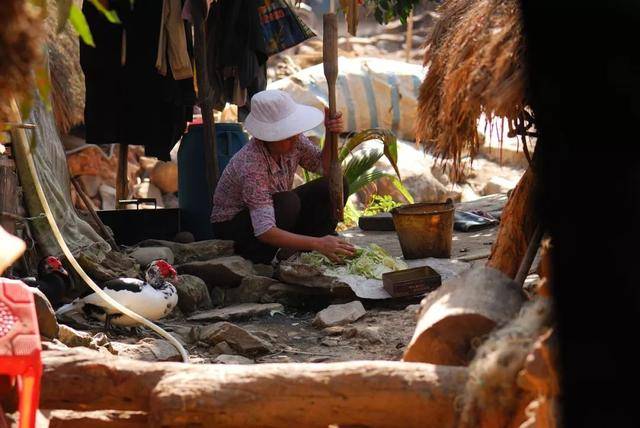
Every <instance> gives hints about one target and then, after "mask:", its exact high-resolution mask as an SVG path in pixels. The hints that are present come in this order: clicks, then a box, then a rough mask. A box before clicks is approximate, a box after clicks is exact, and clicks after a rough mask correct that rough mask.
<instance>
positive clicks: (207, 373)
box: [40, 350, 467, 428]
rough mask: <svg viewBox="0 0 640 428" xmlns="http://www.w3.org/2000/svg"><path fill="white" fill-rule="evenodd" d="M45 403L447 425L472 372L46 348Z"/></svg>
mask: <svg viewBox="0 0 640 428" xmlns="http://www.w3.org/2000/svg"><path fill="white" fill-rule="evenodd" d="M43 362H44V374H43V388H42V393H41V403H40V407H41V408H45V409H80V410H101V409H115V410H138V411H143V412H147V413H148V415H149V419H150V421H149V422H150V423H149V425H150V426H154V427H167V426H171V427H179V426H216V427H220V428H223V427H246V428H250V427H281V426H284V425H291V426H296V427H323V428H324V427H327V426H328V425H331V424H339V425H358V426H375V427H397V426H402V427H406V428H411V427H416V428H417V427H421V428H428V427H434V428H435V427H438V428H440V427H449V426H453V423H454V420H455V409H454V400H455V398H456V397H458V396H459V394H460V393H461V392H462V390H463V388H464V385H465V383H466V380H467V370H466V368H460V367H442V366H434V365H431V364H408V363H402V362H388V361H356V362H348V363H330V364H264V365H254V366H240V365H206V364H203V365H184V364H180V363H146V362H141V361H134V360H127V359H122V358H117V357H114V358H106V359H105V358H104V356H103V355H101V354H98V353H96V352H90V351H83V352H78V351H75V350H73V351H65V352H61V351H46V352H44V353H43Z"/></svg>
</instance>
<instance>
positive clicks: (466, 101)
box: [416, 0, 527, 172]
mask: <svg viewBox="0 0 640 428" xmlns="http://www.w3.org/2000/svg"><path fill="white" fill-rule="evenodd" d="M439 13H440V15H441V18H440V20H439V21H438V22H437V23H436V25H435V27H434V30H433V32H432V33H431V34H430V36H429V37H428V39H427V40H426V45H427V48H426V52H425V58H424V64H425V66H427V67H429V70H428V73H427V76H426V79H425V80H424V82H423V83H422V85H421V87H420V95H419V100H418V102H419V107H418V121H417V124H416V138H417V140H418V141H419V142H420V143H422V144H424V146H425V149H426V150H428V151H430V152H432V153H433V154H434V155H435V156H436V157H438V158H440V159H451V160H452V161H453V162H452V167H453V169H454V172H456V171H457V170H458V168H459V167H460V165H461V158H462V155H463V154H466V153H468V154H470V155H471V157H472V158H473V156H475V154H476V153H477V151H478V149H479V147H480V145H481V144H482V142H483V141H482V137H481V136H480V135H479V134H478V132H477V126H478V121H479V120H480V117H481V115H482V114H483V113H484V115H485V118H486V120H487V123H490V122H491V120H492V119H493V118H494V117H496V116H497V117H502V118H504V119H505V120H507V121H508V123H509V129H513V128H515V126H516V121H517V120H518V118H519V117H520V116H521V115H522V114H523V110H524V108H525V106H526V105H527V98H526V83H525V66H524V40H523V30H522V16H521V11H520V7H519V2H518V1H517V0H449V1H447V2H445V3H444V4H443V5H442V6H441V7H440V9H439Z"/></svg>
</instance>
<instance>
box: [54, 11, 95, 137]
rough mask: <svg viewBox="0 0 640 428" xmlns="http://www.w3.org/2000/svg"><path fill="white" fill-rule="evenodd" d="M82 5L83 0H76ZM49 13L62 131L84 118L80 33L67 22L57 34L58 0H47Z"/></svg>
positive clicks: (56, 105) (57, 116) (56, 103)
mask: <svg viewBox="0 0 640 428" xmlns="http://www.w3.org/2000/svg"><path fill="white" fill-rule="evenodd" d="M74 3H76V5H78V6H81V5H82V0H74ZM47 9H48V12H49V16H48V17H47V19H46V21H45V25H46V29H47V47H48V51H49V69H50V76H51V101H52V104H53V112H54V116H55V119H56V125H57V126H58V130H59V131H60V132H61V133H63V134H64V133H67V132H68V131H69V129H71V128H72V127H73V126H75V125H78V124H81V123H83V122H84V92H85V91H84V74H83V73H82V68H81V67H80V47H79V41H78V35H77V34H76V32H75V30H74V29H73V27H72V26H71V24H70V23H69V22H67V24H66V26H65V27H64V30H62V32H61V33H59V34H57V32H56V27H57V16H58V13H57V8H56V1H55V0H48V2H47Z"/></svg>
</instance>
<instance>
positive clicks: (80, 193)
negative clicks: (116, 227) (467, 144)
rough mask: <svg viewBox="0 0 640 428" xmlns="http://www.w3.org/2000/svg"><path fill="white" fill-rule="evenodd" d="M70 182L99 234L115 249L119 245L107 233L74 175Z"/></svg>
mask: <svg viewBox="0 0 640 428" xmlns="http://www.w3.org/2000/svg"><path fill="white" fill-rule="evenodd" d="M71 184H73V187H74V188H75V189H76V193H77V194H78V196H79V197H80V199H82V203H83V204H84V206H85V207H86V208H87V211H89V214H90V215H91V218H92V219H93V222H94V223H95V224H96V226H97V227H98V229H100V233H101V235H102V236H103V237H104V238H105V239H106V240H107V242H109V245H111V249H112V250H114V251H117V250H118V249H119V248H120V247H118V244H117V243H116V241H115V239H113V235H111V234H110V233H109V231H108V230H107V228H106V227H105V225H104V223H102V220H100V217H98V214H96V210H95V209H94V207H93V204H92V203H91V201H90V200H89V197H88V196H87V195H86V194H85V193H84V190H82V186H80V182H79V181H78V179H77V178H76V177H71Z"/></svg>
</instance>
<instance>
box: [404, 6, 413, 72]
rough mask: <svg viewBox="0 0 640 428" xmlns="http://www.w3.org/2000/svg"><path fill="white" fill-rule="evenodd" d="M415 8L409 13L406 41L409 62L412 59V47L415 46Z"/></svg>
mask: <svg viewBox="0 0 640 428" xmlns="http://www.w3.org/2000/svg"><path fill="white" fill-rule="evenodd" d="M412 45H413V10H411V13H409V17H408V18H407V41H406V46H405V49H406V51H405V52H406V57H407V62H409V61H411V48H412V47H413V46H412Z"/></svg>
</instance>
